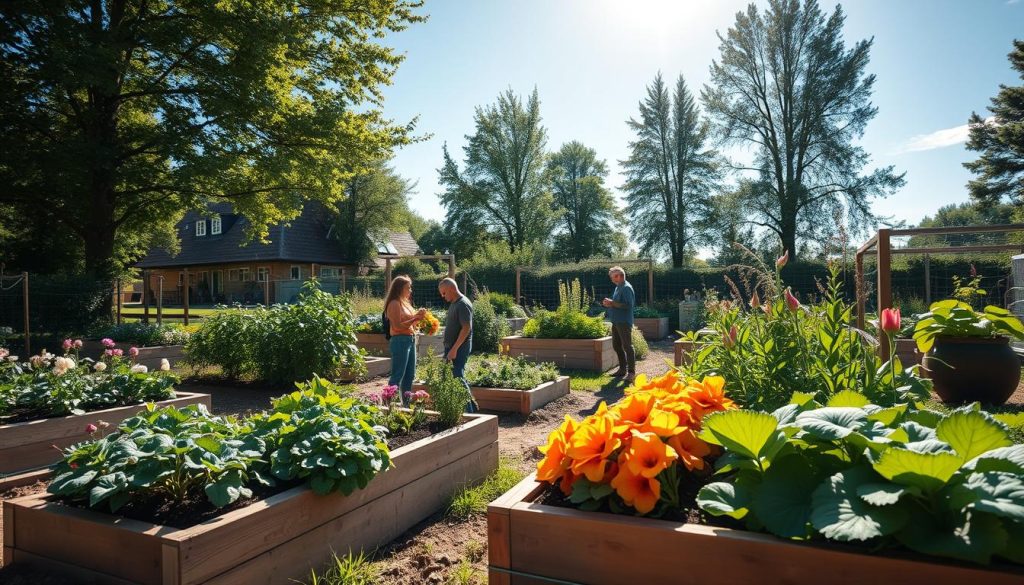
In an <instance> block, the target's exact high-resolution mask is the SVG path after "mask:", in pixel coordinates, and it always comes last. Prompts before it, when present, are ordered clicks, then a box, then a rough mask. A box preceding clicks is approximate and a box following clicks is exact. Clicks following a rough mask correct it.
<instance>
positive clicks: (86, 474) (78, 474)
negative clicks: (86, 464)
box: [47, 469, 96, 496]
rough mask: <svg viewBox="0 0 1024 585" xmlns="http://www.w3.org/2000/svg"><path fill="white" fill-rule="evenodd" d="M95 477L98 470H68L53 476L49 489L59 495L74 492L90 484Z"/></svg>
mask: <svg viewBox="0 0 1024 585" xmlns="http://www.w3.org/2000/svg"><path fill="white" fill-rule="evenodd" d="M94 477H96V472H95V471H94V470H91V469H86V470H82V471H79V470H72V471H68V472H67V473H62V474H60V475H58V476H57V477H55V478H53V481H51V482H50V486H49V488H48V489H47V491H49V492H50V493H51V494H55V495H58V496H63V495H68V494H73V493H75V492H78V491H79V490H82V489H84V488H85V486H87V485H89V482H90V481H92V480H93V478H94Z"/></svg>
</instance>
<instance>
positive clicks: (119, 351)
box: [110, 349, 124, 357]
mask: <svg viewBox="0 0 1024 585" xmlns="http://www.w3.org/2000/svg"><path fill="white" fill-rule="evenodd" d="M110 355H112V356H114V357H122V356H123V355H124V350H123V349H112V350H110Z"/></svg>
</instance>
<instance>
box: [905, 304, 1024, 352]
mask: <svg viewBox="0 0 1024 585" xmlns="http://www.w3.org/2000/svg"><path fill="white" fill-rule="evenodd" d="M940 335H942V336H949V337H983V338H994V337H997V336H1000V335H1005V336H1007V337H1012V338H1013V339H1017V340H1024V324H1022V323H1021V322H1020V319H1018V318H1017V317H1016V315H1014V314H1013V313H1010V312H1009V311H1007V310H1006V309H1004V308H1002V307H996V306H994V305H989V306H987V307H985V309H984V310H983V311H982V312H980V313H979V312H978V311H975V310H974V309H973V308H971V306H970V305H968V304H967V303H965V302H963V301H958V300H954V299H947V300H944V301H938V302H935V303H932V306H931V307H929V311H928V312H927V313H924V314H922V315H920V320H918V322H917V325H915V326H914V339H915V340H916V341H917V348H918V349H919V350H921V352H922V353H924V352H927V351H928V350H930V349H931V348H932V345H934V344H935V338H936V337H939V336H940Z"/></svg>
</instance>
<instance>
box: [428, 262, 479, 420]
mask: <svg viewBox="0 0 1024 585" xmlns="http://www.w3.org/2000/svg"><path fill="white" fill-rule="evenodd" d="M437 290H438V292H439V293H441V297H442V298H443V299H444V300H445V301H447V302H448V303H449V305H448V313H447V315H446V316H445V319H444V359H445V360H447V361H449V362H451V364H452V374H453V375H454V376H455V377H456V378H458V379H460V380H462V383H463V384H464V385H465V386H466V394H467V395H468V396H469V397H470V398H469V402H468V403H467V404H466V411H467V412H476V408H475V405H474V403H473V398H472V396H473V395H472V394H471V393H470V391H469V382H467V381H466V363H467V362H468V361H469V353H470V352H471V351H473V303H471V302H469V299H468V298H466V295H464V294H462V292H460V291H459V285H458V284H457V283H456V282H455V279H452V278H445V279H443V280H442V281H441V283H440V284H438V285H437Z"/></svg>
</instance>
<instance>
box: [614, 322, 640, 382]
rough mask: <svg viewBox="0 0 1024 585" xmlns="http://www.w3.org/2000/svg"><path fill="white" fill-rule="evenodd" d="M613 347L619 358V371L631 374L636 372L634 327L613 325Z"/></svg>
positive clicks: (622, 324)
mask: <svg viewBox="0 0 1024 585" xmlns="http://www.w3.org/2000/svg"><path fill="white" fill-rule="evenodd" d="M612 347H613V348H614V349H615V355H616V356H618V358H619V369H620V370H626V371H627V372H629V373H630V374H632V373H635V372H636V352H634V351H633V325H632V324H630V323H612Z"/></svg>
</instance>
